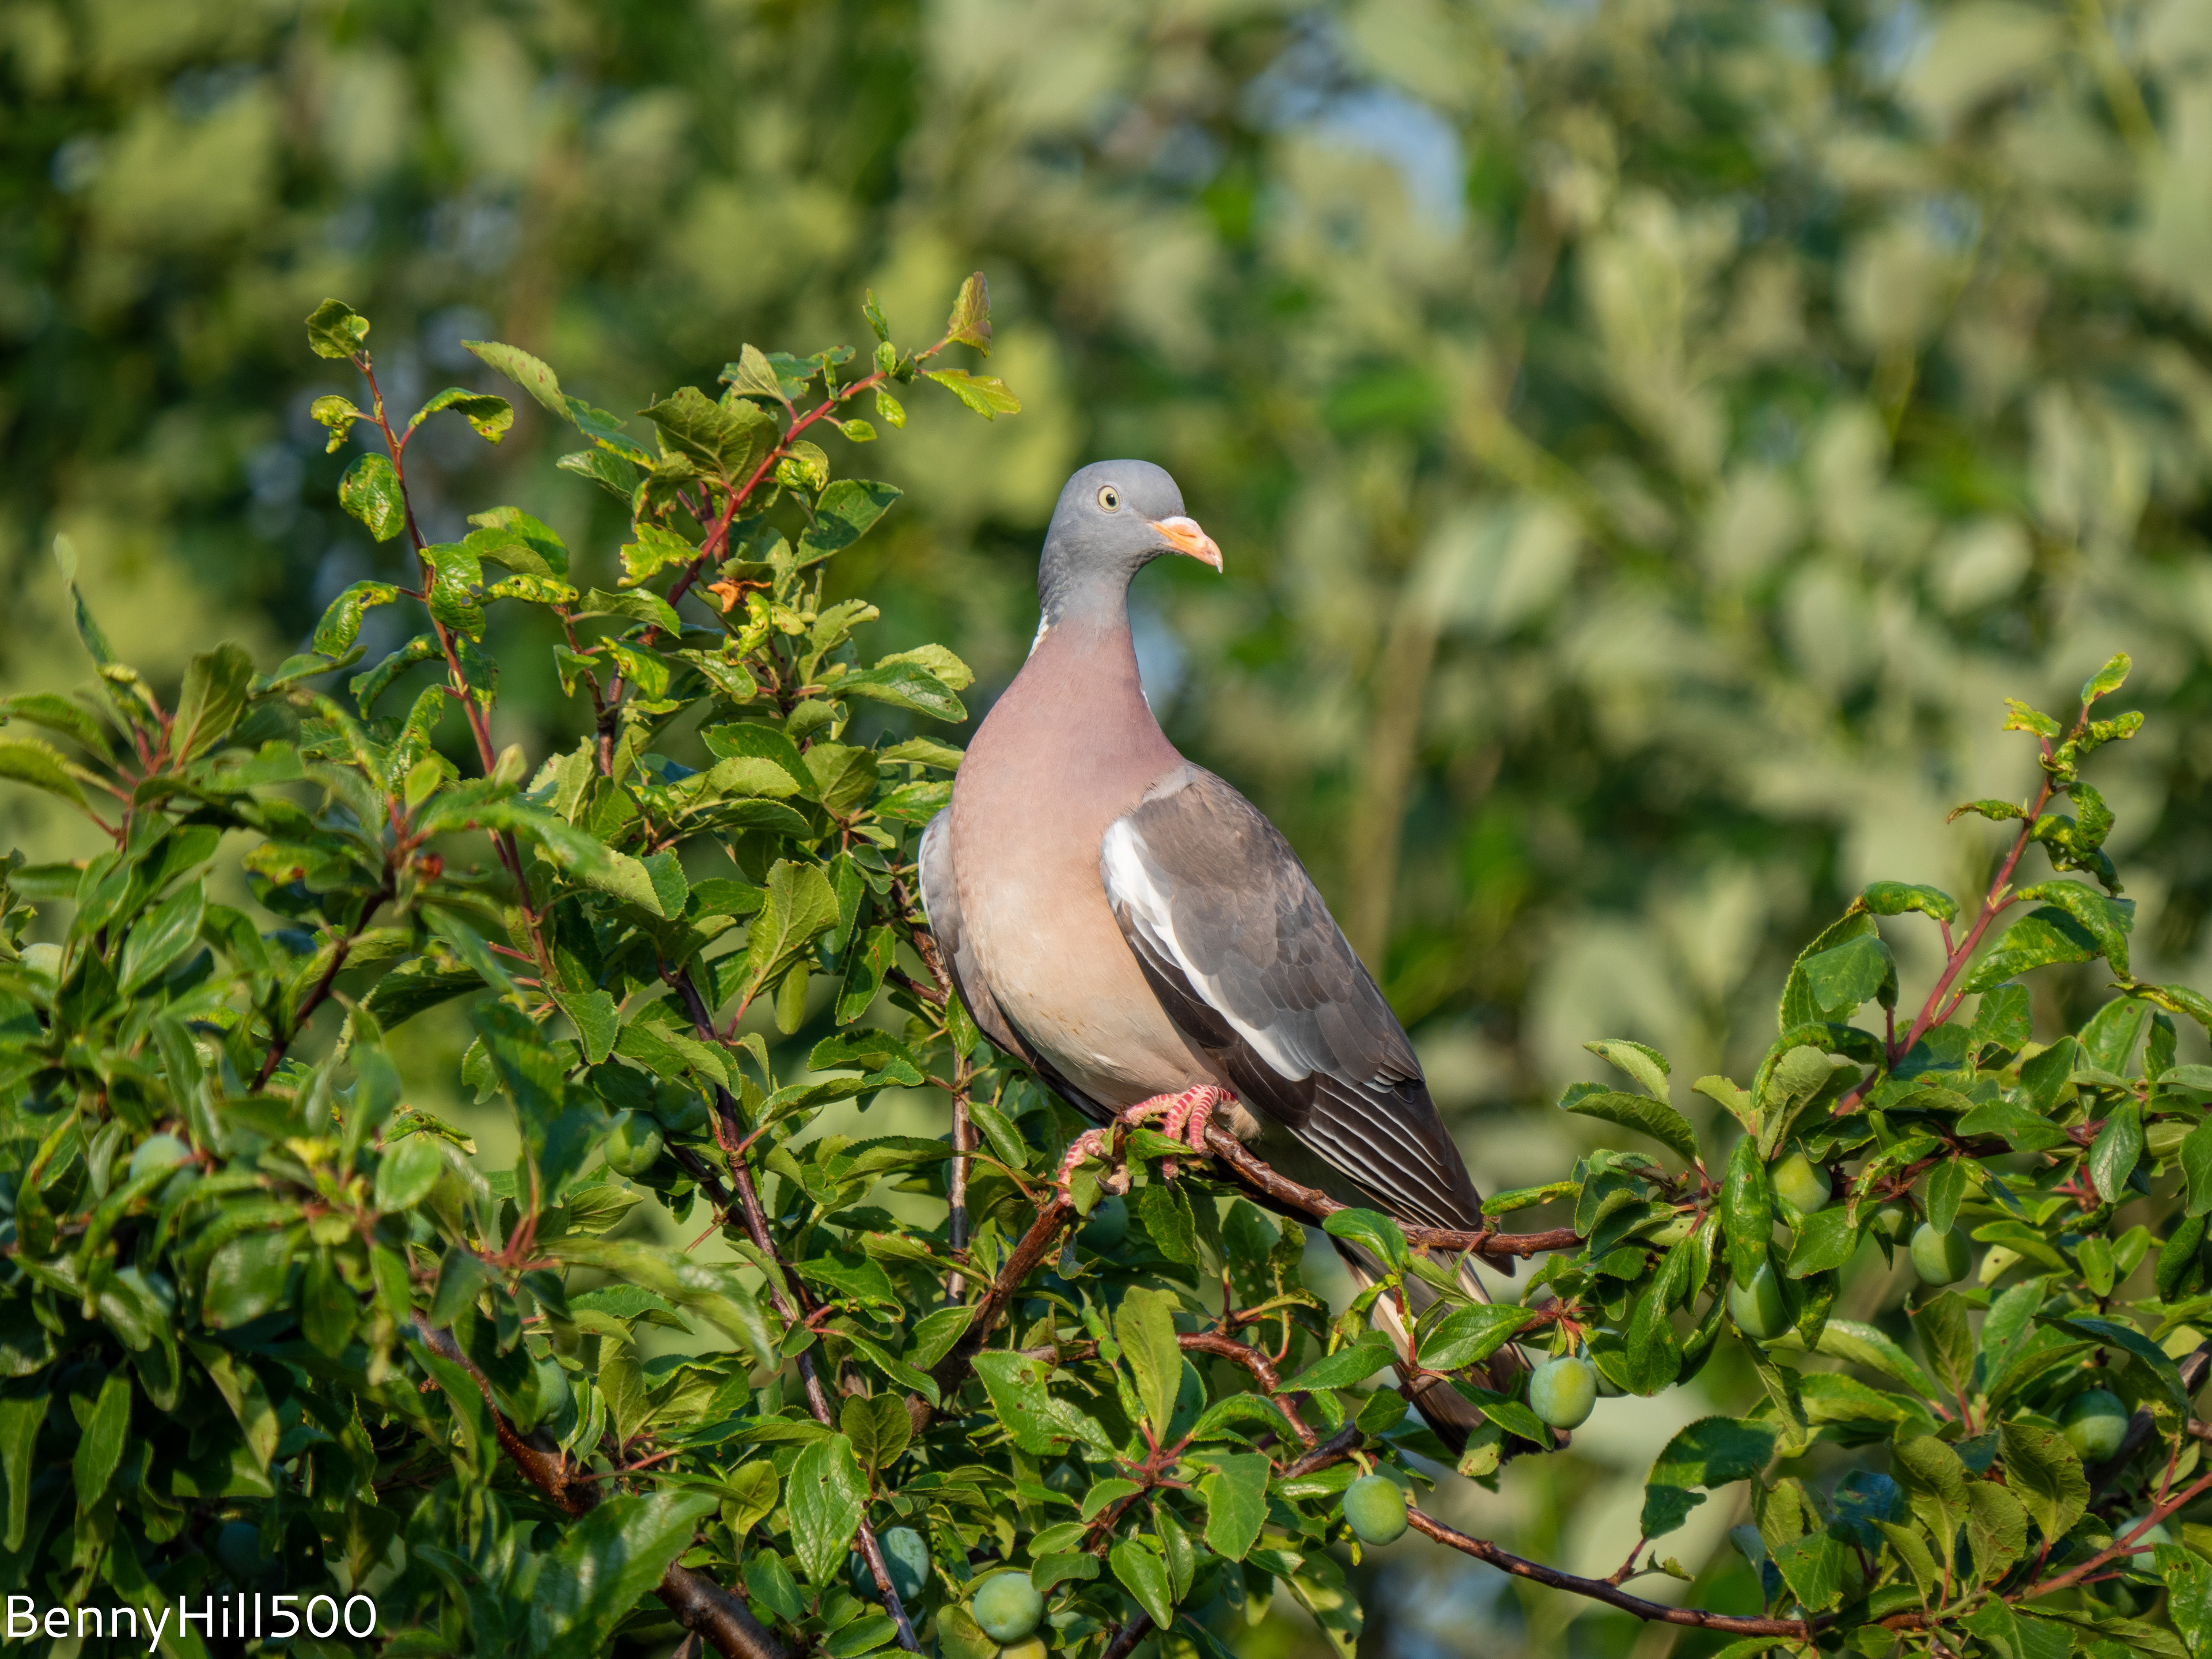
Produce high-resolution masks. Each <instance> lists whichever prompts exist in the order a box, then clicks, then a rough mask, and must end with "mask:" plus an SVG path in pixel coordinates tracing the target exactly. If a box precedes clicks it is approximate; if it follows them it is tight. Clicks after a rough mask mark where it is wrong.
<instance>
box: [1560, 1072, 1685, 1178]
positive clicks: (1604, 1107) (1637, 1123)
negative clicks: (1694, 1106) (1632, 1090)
mask: <svg viewBox="0 0 2212 1659" xmlns="http://www.w3.org/2000/svg"><path fill="white" fill-rule="evenodd" d="M1559 1109H1560V1110H1561V1111H1563V1112H1573V1113H1576V1114H1577V1115H1580V1116H1583V1117H1595V1118H1599V1119H1601V1120H1602V1121H1605V1122H1607V1123H1616V1124H1619V1125H1620V1127H1622V1128H1624V1129H1633V1130H1635V1131H1636V1133H1638V1134H1642V1135H1649V1136H1650V1138H1651V1139H1654V1140H1656V1141H1657V1142H1658V1143H1659V1144H1660V1145H1661V1146H1664V1147H1667V1148H1668V1150H1669V1151H1671V1152H1675V1153H1677V1154H1678V1155H1680V1157H1681V1158H1684V1159H1685V1160H1686V1161H1688V1162H1690V1163H1693V1164H1694V1163H1695V1162H1697V1158H1698V1137H1697V1133H1696V1131H1694V1130H1692V1128H1691V1127H1690V1120H1689V1119H1687V1118H1686V1117H1684V1116H1683V1115H1681V1114H1680V1112H1678V1111H1676V1110H1675V1109H1674V1108H1673V1107H1672V1106H1669V1105H1668V1104H1667V1103H1666V1102H1664V1101H1662V1100H1652V1099H1650V1098H1647V1097H1644V1096H1643V1095H1631V1094H1622V1093H1620V1092H1619V1091H1613V1090H1601V1091H1597V1092H1595V1093H1591V1094H1579V1095H1578V1094H1577V1093H1576V1092H1575V1091H1573V1090H1571V1089H1570V1090H1569V1091H1567V1092H1566V1093H1565V1094H1564V1095H1562V1096H1561V1097H1559Z"/></svg>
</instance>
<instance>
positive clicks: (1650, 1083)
mask: <svg viewBox="0 0 2212 1659" xmlns="http://www.w3.org/2000/svg"><path fill="white" fill-rule="evenodd" d="M1583 1048H1587V1049H1589V1051H1590V1053H1592V1054H1595V1055H1597V1056H1598V1058H1600V1059H1601V1060H1605V1061H1607V1063H1608V1064H1610V1065H1613V1066H1618V1067H1619V1068H1620V1070H1622V1071H1624V1072H1626V1073H1628V1075H1629V1076H1631V1077H1632V1078H1634V1079H1636V1081H1637V1082H1638V1084H1639V1085H1642V1087H1643V1090H1644V1093H1646V1094H1647V1095H1650V1097H1652V1098H1653V1099H1654V1100H1664V1099H1666V1098H1667V1092H1668V1091H1667V1077H1668V1073H1669V1072H1671V1071H1672V1070H1673V1069H1674V1068H1673V1067H1672V1066H1669V1065H1668V1063H1667V1056H1666V1055H1664V1054H1661V1053H1660V1052H1659V1051H1658V1050H1657V1049H1656V1048H1651V1047H1650V1046H1648V1045H1647V1044H1644V1043H1641V1042H1630V1041H1629V1040H1628V1039H1627V1038H1626V1037H1607V1038H1604V1039H1602V1040H1601V1041H1599V1042H1585V1043H1584V1044H1583Z"/></svg>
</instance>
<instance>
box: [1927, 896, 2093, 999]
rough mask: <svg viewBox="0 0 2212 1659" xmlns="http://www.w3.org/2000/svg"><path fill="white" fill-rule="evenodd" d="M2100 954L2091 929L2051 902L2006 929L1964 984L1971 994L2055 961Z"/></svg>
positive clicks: (2077, 960) (2080, 959)
mask: <svg viewBox="0 0 2212 1659" xmlns="http://www.w3.org/2000/svg"><path fill="white" fill-rule="evenodd" d="M2096 954H2097V941H2096V939H2094V938H2093V937H2092V936H2091V934H2090V933H2089V931H2088V929H2087V928H2085V927H2082V926H2081V923H2080V922H2078V921H2075V920H2074V918H2073V917H2072V916H2070V915H2067V914H2066V912H2065V911H2063V910H2061V909H2058V908H2056V907H2055V906H2052V905H2045V906H2044V907H2043V908H2041V909H2039V910H2031V911H2029V912H2028V913H2027V915H2024V916H2022V917H2021V919H2020V920H2019V921H2015V923H2013V925H2012V926H2011V927H2008V928H2006V929H2005V931H2004V934H2003V936H2002V938H2000V939H1998V940H1997V942H1996V945H1993V946H1992V947H1990V950H1989V951H1988V952H1987V953H1986V954H1985V955H1984V957H1982V959H1981V960H1980V961H1979V962H1978V963H1975V964H1974V969H1973V971H1972V973H1970V974H1968V975H1966V984H1965V986H1964V987H1961V988H1962V989H1963V990H1964V991H1965V992H1966V994H1968V995H1970V996H1971V995H1972V994H1974V993H1975V992H1977V991H1986V990H1988V989H1989V988H1990V987H1992V986H1995V985H2002V984H2003V983H2004V981H2007V980H2008V979H2018V978H2019V977H2020V976H2021V975H2022V974H2025V973H2027V972H2029V971H2030V970H2032V969H2037V968H2047V967H2049V966H2050V965H2051V963H2059V962H2087V961H2089V960H2091V959H2092V958H2093V957H2095V956H2096Z"/></svg>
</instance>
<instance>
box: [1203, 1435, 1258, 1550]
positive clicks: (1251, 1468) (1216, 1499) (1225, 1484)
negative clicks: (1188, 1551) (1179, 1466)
mask: <svg viewBox="0 0 2212 1659" xmlns="http://www.w3.org/2000/svg"><path fill="white" fill-rule="evenodd" d="M1212 1462H1213V1468H1212V1472H1211V1473H1210V1474H1206V1476H1205V1477H1204V1478H1203V1479H1201V1480H1200V1481H1199V1483H1198V1490H1199V1494H1200V1497H1202V1498H1205V1499H1206V1547H1207V1548H1208V1549H1210V1550H1212V1552H1213V1553H1215V1554H1216V1555H1221V1556H1225V1557H1227V1558H1228V1559H1230V1560H1231V1561H1242V1560H1243V1559H1244V1557H1245V1554H1246V1553H1247V1552H1248V1551H1249V1550H1250V1549H1251V1547H1252V1546H1253V1545H1254V1544H1255V1543H1257V1542H1258V1541H1259V1539H1260V1528H1261V1526H1262V1525H1263V1524H1264V1523H1265V1522H1266V1521H1267V1480H1268V1477H1269V1475H1270V1474H1271V1473H1272V1469H1271V1466H1270V1465H1269V1464H1268V1462H1267V1459H1266V1458H1265V1457H1263V1456H1261V1455H1259V1454H1257V1453H1242V1452H1230V1453H1225V1454H1223V1455H1220V1456H1218V1457H1216V1458H1214V1459H1213V1460H1212Z"/></svg>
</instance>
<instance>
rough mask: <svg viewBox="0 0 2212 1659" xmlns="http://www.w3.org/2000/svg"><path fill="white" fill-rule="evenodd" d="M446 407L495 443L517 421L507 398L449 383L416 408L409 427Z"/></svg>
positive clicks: (411, 428)
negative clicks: (441, 390) (449, 384)
mask: <svg viewBox="0 0 2212 1659" xmlns="http://www.w3.org/2000/svg"><path fill="white" fill-rule="evenodd" d="M447 409H450V410H453V412H454V413H455V414H457V415H459V416H461V417H462V418H463V419H464V420H465V421H466V422H468V423H469V424H470V425H471V426H472V427H474V428H476V431H477V436H478V437H480V438H484V439H488V440H489V441H491V442H493V443H497V442H498V441H500V440H501V438H504V437H505V436H506V435H507V428H510V427H512V426H513V424H514V405H513V404H510V403H509V402H507V399H506V398H495V397H493V396H492V395H491V394H490V393H489V392H470V391H468V390H466V389H465V388H463V387H461V386H447V388H446V389H445V390H444V391H443V392H440V393H439V394H438V395H437V396H436V397H435V398H431V399H430V401H429V402H428V403H427V404H423V405H422V408H420V409H418V410H416V411H415V418H414V419H413V420H411V421H410V422H407V429H408V430H409V431H410V432H412V431H413V430H414V429H415V428H416V427H418V426H420V425H422V422H425V421H427V420H428V419H429V418H430V417H431V416H433V415H435V414H437V413H438V412H439V411H440V410H447ZM564 412H565V411H564Z"/></svg>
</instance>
